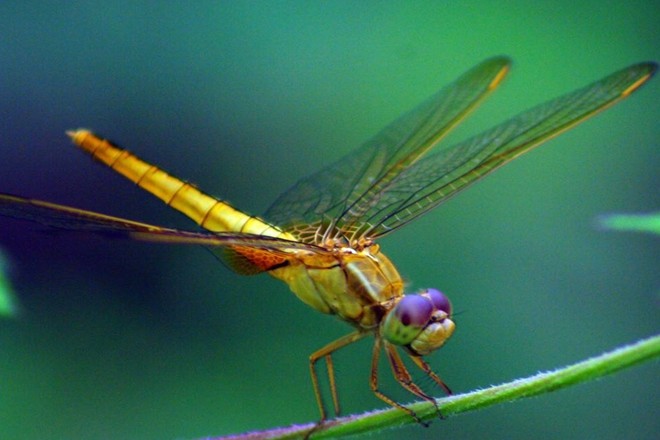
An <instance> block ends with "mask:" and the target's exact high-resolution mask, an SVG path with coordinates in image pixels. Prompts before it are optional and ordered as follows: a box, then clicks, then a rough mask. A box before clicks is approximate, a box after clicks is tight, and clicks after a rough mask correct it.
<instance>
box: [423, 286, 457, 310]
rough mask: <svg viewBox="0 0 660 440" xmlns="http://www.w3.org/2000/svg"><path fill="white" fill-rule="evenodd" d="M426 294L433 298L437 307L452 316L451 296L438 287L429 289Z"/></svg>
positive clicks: (432, 300)
mask: <svg viewBox="0 0 660 440" xmlns="http://www.w3.org/2000/svg"><path fill="white" fill-rule="evenodd" d="M426 294H427V295H428V296H429V298H431V302H432V303H433V306H434V307H435V308H436V309H438V310H442V311H443V312H445V313H446V314H447V315H450V316H451V302H449V298H447V296H446V295H445V294H444V293H442V292H440V291H439V290H438V289H428V290H427V291H426Z"/></svg>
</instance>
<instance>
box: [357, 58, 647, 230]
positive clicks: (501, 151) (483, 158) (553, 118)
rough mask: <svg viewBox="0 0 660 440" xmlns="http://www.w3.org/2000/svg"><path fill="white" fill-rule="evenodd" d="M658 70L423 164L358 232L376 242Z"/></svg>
mask: <svg viewBox="0 0 660 440" xmlns="http://www.w3.org/2000/svg"><path fill="white" fill-rule="evenodd" d="M656 67H657V66H656V65H655V64H654V63H642V64H637V65H633V66H630V67H628V68H626V69H623V70H621V71H618V72H616V73H614V74H612V75H610V76H608V77H606V78H603V79H602V80H600V81H597V82H595V83H593V84H591V85H588V86H586V87H584V88H582V89H579V90H577V91H574V92H571V93H568V94H566V95H564V96H561V97H559V98H556V99H554V100H552V101H549V102H547V103H545V104H541V105H539V106H537V107H534V108H532V109H530V110H528V111H526V112H523V113H521V114H520V115H518V116H516V117H514V118H512V119H510V120H508V121H506V122H504V123H503V124H500V125H498V126H495V127H493V128H491V129H490V130H487V131H485V132H483V133H481V134H479V135H477V136H475V137H473V138H471V139H468V140H467V141H465V142H462V143H460V144H458V145H456V146H454V147H452V148H449V149H446V150H441V151H439V152H438V153H435V154H433V155H431V156H429V157H427V158H425V159H423V160H421V161H420V162H418V163H416V164H414V165H413V166H412V167H410V168H408V169H407V170H405V171H404V172H403V173H401V174H400V175H399V176H398V178H397V179H396V180H395V181H393V182H392V184H391V185H390V186H389V187H387V188H385V189H384V190H383V191H382V192H381V193H380V194H379V197H380V198H379V200H378V203H377V204H376V205H375V206H374V207H372V208H371V209H370V210H369V212H368V213H367V214H366V215H365V216H364V218H363V220H364V222H365V224H364V225H362V226H361V227H360V228H359V230H360V232H361V233H362V234H363V235H364V236H367V237H369V238H376V237H379V236H382V235H384V234H386V233H388V232H390V231H392V230H394V229H396V228H398V227H400V226H402V225H404V224H406V223H408V222H409V221H411V220H413V219H415V218H417V217H418V216H420V215H421V214H423V213H425V212H427V211H428V210H430V209H432V208H433V207H435V206H437V205H438V204H440V203H442V202H444V201H446V200H447V199H449V198H450V197H451V196H453V195H455V194H456V193H458V192H459V191H461V190H463V189H465V188H467V187H468V186H470V185H471V184H473V183H474V182H476V181H477V180H479V179H480V178H482V177H484V176H486V175H488V174H489V173H491V172H493V171H495V170H496V169H498V168H499V167H501V166H502V165H504V164H506V163H508V162H510V161H512V160H513V159H515V158H516V157H518V156H520V155H521V154H524V153H526V152H528V151H530V150H531V149H532V148H534V147H536V146H538V145H540V144H542V143H543V142H545V141H547V140H549V139H551V138H553V137H555V136H557V135H559V134H560V133H562V132H564V131H566V130H568V129H570V128H572V127H573V126H575V125H577V124H579V123H580V122H582V121H584V120H586V119H588V118H589V117H591V116H593V115H595V114H597V113H598V112H600V111H602V110H604V109H606V108H608V107H610V106H611V105H614V104H615V103H617V102H619V101H620V100H622V99H624V98H626V97H627V96H628V95H630V94H631V93H632V92H633V91H635V90H636V89H637V88H639V87H640V86H641V85H642V84H643V83H644V82H646V81H647V80H648V79H649V78H650V77H651V76H652V75H653V73H654V72H655V70H656Z"/></svg>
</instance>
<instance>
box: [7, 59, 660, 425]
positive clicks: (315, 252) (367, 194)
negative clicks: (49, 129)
mask: <svg viewBox="0 0 660 440" xmlns="http://www.w3.org/2000/svg"><path fill="white" fill-rule="evenodd" d="M510 64H511V61H510V60H509V58H507V57H503V56H499V57H494V58H490V59H487V60H485V61H483V62H481V63H480V64H478V65H477V66H475V67H473V68H472V69H470V70H468V71H467V72H466V73H464V74H463V75H461V76H459V77H458V78H457V79H456V80H455V81H454V82H452V83H450V84H449V85H447V86H446V87H444V88H442V89H440V90H439V91H438V92H436V93H435V94H434V95H432V96H431V97H430V98H428V99H427V100H426V101H424V102H422V103H421V104H420V105H419V106H417V107H416V108H414V109H413V110H412V111H410V112H408V113H406V114H404V115H403V116H401V117H399V118H398V119H396V120H395V121H394V122H392V123H391V124H390V125H388V126H387V127H385V128H384V129H383V130H382V131H380V132H379V133H378V134H377V135H376V136H375V137H373V138H372V139H371V140H369V141H367V142H366V143H365V144H363V145H362V146H361V147H359V148H358V149H357V150H355V151H353V152H351V153H349V154H347V155H346V156H344V157H342V158H340V159H339V160H337V161H336V162H334V163H332V164H330V165H329V166H327V167H325V168H323V169H321V170H320V171H318V172H316V173H315V174H312V175H310V176H308V177H305V178H303V179H301V180H299V181H298V182H297V183H296V184H294V185H293V186H292V187H291V188H289V189H288V190H287V191H285V192H284V193H283V194H282V195H281V196H279V198H278V199H277V200H276V201H275V202H274V203H273V204H272V206H271V207H270V208H269V209H268V210H267V211H266V212H265V214H264V215H263V217H256V216H252V215H249V214H247V213H244V212H242V211H240V210H238V209H237V208H235V207H233V206H232V205H231V204H229V203H228V202H227V201H224V200H221V199H218V198H215V197H212V196H210V195H208V194H206V193H204V192H202V191H201V190H200V189H198V188H197V187H196V186H194V185H193V184H191V183H189V182H186V181H183V180H180V179H178V178H176V177H174V176H173V175H171V174H169V173H167V172H166V171H164V170H162V169H161V168H159V167H157V166H155V165H152V164H149V163H147V162H145V161H143V160H141V159H139V158H138V157H137V156H135V155H134V154H132V153H130V152H129V151H127V150H124V149H122V148H119V147H118V146H116V145H115V144H113V143H111V142H110V141H108V140H106V139H104V138H103V137H101V136H98V135H96V134H94V133H92V132H91V131H89V130H86V129H78V130H73V131H69V132H67V134H68V135H69V136H70V137H71V139H72V140H73V143H74V144H75V145H77V146H78V147H79V148H80V149H82V150H83V151H84V152H86V153H88V154H90V155H91V156H92V157H93V158H94V159H96V160H97V161H98V162H101V163H102V164H105V165H107V166H108V167H110V168H111V169H112V170H114V171H115V172H117V173H119V174H121V175H122V176H124V177H125V178H127V179H128V180H130V181H131V182H133V183H135V184H136V185H137V186H139V187H140V188H142V189H144V190H146V191H148V192H149V193H151V194H153V195H154V196H156V197H157V198H159V199H160V200H162V201H163V202H165V203H166V204H167V205H168V206H170V207H171V208H174V209H175V210H178V211H180V212H181V213H183V214H184V215H186V216H188V217H189V218H190V219H192V220H193V221H194V222H195V223H196V224H197V225H198V227H199V228H198V230H181V229H173V228H168V227H163V226H157V225H152V224H147V223H141V222H137V221H133V220H128V219H124V218H119V217H113V216H109V215H105V214H100V213H96V212H91V211H86V210H82V209H78V208H73V207H69V206H63V205H59V204H55V203H50V202H46V201H40V200H34V199H29V198H24V197H18V196H14V195H10V194H0V215H3V216H9V217H15V218H19V219H23V220H29V221H33V222H39V223H42V224H45V225H48V226H52V227H55V228H62V229H72V230H77V231H87V232H90V233H100V234H103V235H107V236H111V237H119V238H128V239H133V240H142V241H148V242H162V243H168V244H189V245H190V244H192V245H202V246H206V247H208V248H209V249H211V250H212V252H214V253H215V254H216V255H218V256H219V257H220V258H221V259H222V260H223V261H224V262H225V263H226V264H227V265H228V267H230V268H231V269H233V270H234V271H236V272H237V273H239V274H244V275H252V274H257V273H263V272H265V273H268V274H269V275H271V276H273V277H275V278H277V279H279V280H282V281H283V282H285V283H286V284H287V285H288V286H289V288H290V290H291V291H292V292H293V293H294V294H295V295H296V296H297V297H298V298H299V299H300V300H301V301H303V302H304V303H305V304H307V305H308V306H310V307H311V308H312V309H314V310H316V311H318V312H321V313H324V314H330V315H335V316H336V317H337V318H339V319H341V320H343V321H345V322H347V323H348V324H350V325H351V326H352V328H353V330H352V332H350V333H348V334H347V335H345V336H343V337H341V338H339V339H337V340H335V341H332V342H330V343H329V344H327V345H325V346H324V347H322V348H321V349H319V350H317V351H315V352H314V353H312V354H311V355H310V357H309V369H310V374H311V379H312V387H313V390H314V395H315V398H316V402H317V404H318V407H319V411H320V417H321V418H320V422H319V423H323V421H325V420H327V418H328V415H329V411H328V408H327V407H326V404H325V403H324V399H323V396H322V393H321V385H320V378H319V367H320V365H319V361H321V360H322V361H324V363H325V366H326V368H325V369H326V373H327V380H328V382H329V391H330V394H331V400H332V405H333V410H334V414H335V416H338V415H339V414H340V404H339V396H338V391H337V385H336V379H335V370H334V364H333V358H332V356H333V354H335V352H337V351H338V350H340V349H342V348H344V347H346V346H348V345H349V344H352V343H354V342H356V341H358V340H361V339H363V338H365V337H367V336H369V335H373V336H374V344H373V349H372V354H371V371H370V379H369V385H370V388H371V391H372V392H373V393H374V394H375V396H376V397H378V398H379V399H380V400H382V401H383V402H385V403H387V404H389V405H391V406H393V407H395V408H398V409H400V410H402V411H405V412H406V413H407V414H408V415H409V416H410V417H412V418H413V419H414V420H415V421H417V422H419V423H424V422H423V421H422V420H421V418H420V417H419V416H418V415H417V414H416V413H415V412H414V411H413V410H412V409H410V408H408V407H407V406H405V405H404V404H402V403H399V402H398V401H396V400H395V399H393V398H391V397H390V396H389V395H387V394H385V393H383V392H382V391H381V390H380V389H379V372H378V366H379V360H380V357H381V355H382V354H383V353H384V354H385V356H386V359H387V361H388V362H389V365H390V366H391V369H392V372H393V375H394V378H395V379H396V381H397V382H398V383H399V384H400V385H401V386H402V387H403V388H404V389H405V390H407V391H408V392H410V393H412V394H413V395H415V396H417V397H418V398H420V399H423V400H426V401H429V402H431V403H432V404H433V405H435V407H436V409H438V406H437V402H436V400H435V399H434V398H433V397H432V394H431V393H430V392H427V391H425V390H423V389H422V387H420V386H419V385H418V384H417V383H416V382H415V381H414V380H413V376H412V374H411V372H410V370H409V367H408V366H406V364H408V365H411V366H414V368H418V369H419V370H421V374H424V375H425V376H428V377H430V378H431V380H432V381H431V382H432V383H434V384H435V385H437V386H438V387H439V388H440V389H442V390H443V391H444V392H445V393H447V394H450V393H451V391H450V389H449V387H448V386H447V385H446V384H445V383H444V381H443V380H442V379H441V378H440V376H439V375H438V374H436V373H435V372H434V371H433V369H432V368H431V366H430V365H429V364H428V363H427V361H426V360H425V358H426V356H427V355H429V354H430V353H432V352H434V351H435V350H437V349H438V348H440V347H441V346H442V345H443V344H445V342H446V341H447V340H448V339H449V338H450V337H451V336H452V333H453V332H454V329H455V327H456V325H455V322H454V320H453V315H452V305H451V302H450V300H449V298H448V297H447V296H446V295H445V294H444V293H442V292H441V291H440V290H438V289H435V288H427V289H422V290H419V291H417V292H405V290H406V287H405V283H404V281H403V278H402V277H401V275H400V274H399V272H398V271H397V269H396V267H395V265H394V264H393V263H392V262H391V261H390V259H389V258H388V257H387V256H385V254H384V253H383V252H382V251H381V249H380V247H379V245H378V244H377V240H379V239H380V238H381V237H384V236H386V235H388V234H390V233H392V232H394V231H396V230H398V229H399V228H401V227H403V226H404V225H407V224H408V223H410V222H411V221H413V220H415V219H416V218H418V217H419V216H421V215H422V214H425V213H427V212H428V211H430V210H431V209H433V208H435V207H436V206H438V205H440V204H442V203H444V202H445V201H447V200H449V199H450V198H451V197H452V196H454V195H456V194H458V193H459V192H461V191H463V190H464V189H466V188H468V187H469V186H470V185H472V184H474V183H475V182H477V181H478V180H480V179H481V178H483V177H484V176H486V175H488V174H490V173H492V172H493V171H495V170H497V169H498V168H500V167H501V166H503V165H505V164H507V163H509V162H511V161H512V160H513V159H515V158H517V157H519V156H520V155H522V154H524V153H526V152H528V151H530V150H532V149H533V148H535V147H536V146H538V145H540V144H542V143H543V142H545V141H547V140H549V139H551V138H553V137H555V136H557V135H559V134H560V133H562V132H564V131H566V130H568V129H570V128H572V127H573V126H575V125H577V124H579V123H580V122H582V121H584V120H586V119H587V118H589V117H591V116H593V115H595V114H596V113H598V112H600V111H602V110H604V109H606V108H608V107H610V106H612V105H614V104H616V103H617V102H619V101H621V100H622V99H624V98H626V97H628V96H629V95H630V94H631V93H633V92H634V91H636V90H637V89H638V88H639V87H640V86H641V85H642V84H644V83H645V82H646V81H647V80H649V79H650V78H651V77H652V75H653V74H654V72H655V71H656V68H657V65H656V64H655V63H652V62H646V63H639V64H635V65H632V66H629V67H627V68H625V69H623V70H620V71H618V72H615V73H613V74H611V75H609V76H607V77H605V78H603V79H601V80H599V81H596V82H594V83H592V84H590V85H587V86H586V87H583V88H580V89H578V90H576V91H573V92H570V93H567V94H565V95H563V96H560V97H558V98H555V99H553V100H550V101H548V102H546V103H544V104H541V105H539V106H536V107H533V108H531V109H529V110H527V111H525V112H523V113H521V114H519V115H518V116H515V117H513V118H511V119H509V120H507V121H505V122H503V123H501V124H499V125H496V126H495V127H493V128H491V129H489V130H486V131H484V132H483V133H481V134H478V135H476V136H474V137H471V138H468V139H467V140H464V141H462V142H459V143H457V144H456V145H453V146H450V147H448V148H439V149H437V151H434V152H432V151H431V150H433V149H434V148H435V147H436V146H437V145H438V144H439V143H440V141H441V140H442V139H443V138H444V137H445V136H446V135H447V134H448V133H449V132H450V131H451V130H452V129H453V128H454V127H455V126H456V125H457V124H458V123H459V122H461V121H462V120H464V119H465V118H466V116H467V115H468V114H470V113H471V112H472V111H473V110H474V109H475V108H476V107H477V106H478V105H479V104H480V103H482V102H483V100H484V99H485V98H486V97H487V96H489V95H490V94H491V93H492V92H493V90H495V89H496V88H497V87H498V86H499V85H500V84H501V83H502V81H503V79H504V77H505V76H506V74H507V73H508V71H509V70H510ZM402 354H403V356H405V357H403V356H402ZM405 359H409V360H408V361H407V362H404V360H405ZM435 385H434V386H435ZM439 413H440V411H439V410H438V414H439Z"/></svg>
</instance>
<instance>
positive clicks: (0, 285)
mask: <svg viewBox="0 0 660 440" xmlns="http://www.w3.org/2000/svg"><path fill="white" fill-rule="evenodd" d="M8 266H9V264H8V258H7V255H6V254H5V253H4V252H2V250H0V318H9V317H12V316H15V315H16V313H17V311H18V303H17V301H16V295H15V294H14V290H13V289H12V287H11V283H10V282H9V276H8V275H7V272H8V270H7V269H8Z"/></svg>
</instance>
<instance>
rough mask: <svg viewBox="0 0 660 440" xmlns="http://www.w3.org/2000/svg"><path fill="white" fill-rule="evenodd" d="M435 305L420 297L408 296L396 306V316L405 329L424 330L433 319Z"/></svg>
mask: <svg viewBox="0 0 660 440" xmlns="http://www.w3.org/2000/svg"><path fill="white" fill-rule="evenodd" d="M432 313H433V304H431V301H429V300H428V299H426V298H424V297H423V296H420V295H408V296H406V297H404V298H403V299H402V300H401V301H399V303H398V304H397V305H396V308H395V309H394V315H395V317H396V318H397V319H398V320H399V322H400V323H401V324H402V325H404V326H405V327H416V328H422V327H424V326H425V325H426V324H427V323H428V322H429V319H431V314H432Z"/></svg>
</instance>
